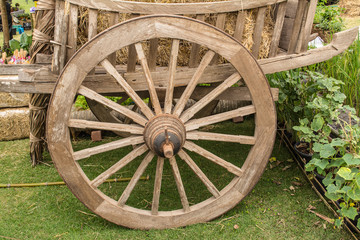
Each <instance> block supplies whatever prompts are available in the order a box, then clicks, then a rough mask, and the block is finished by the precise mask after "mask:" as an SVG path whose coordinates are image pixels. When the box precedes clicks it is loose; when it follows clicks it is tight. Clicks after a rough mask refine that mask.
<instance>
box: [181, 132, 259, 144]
mask: <svg viewBox="0 0 360 240" xmlns="http://www.w3.org/2000/svg"><path fill="white" fill-rule="evenodd" d="M186 139H189V140H208V141H219V142H235V143H240V144H248V145H254V144H255V141H256V139H255V137H253V136H244V135H230V134H221V133H212V132H200V131H190V132H187V133H186Z"/></svg>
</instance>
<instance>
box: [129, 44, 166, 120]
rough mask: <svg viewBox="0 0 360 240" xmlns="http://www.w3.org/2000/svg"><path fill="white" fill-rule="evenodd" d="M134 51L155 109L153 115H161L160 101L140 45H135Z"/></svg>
mask: <svg viewBox="0 0 360 240" xmlns="http://www.w3.org/2000/svg"><path fill="white" fill-rule="evenodd" d="M135 49H136V52H137V55H138V58H139V60H140V63H141V66H142V68H143V71H144V75H145V78H146V82H147V84H148V87H149V93H150V99H151V102H152V105H153V107H154V109H155V114H161V113H162V111H161V106H160V101H159V98H158V96H157V93H156V89H155V85H154V81H153V80H152V77H151V73H150V69H149V66H148V63H147V60H146V57H145V53H144V50H143V47H142V45H141V43H136V44H135Z"/></svg>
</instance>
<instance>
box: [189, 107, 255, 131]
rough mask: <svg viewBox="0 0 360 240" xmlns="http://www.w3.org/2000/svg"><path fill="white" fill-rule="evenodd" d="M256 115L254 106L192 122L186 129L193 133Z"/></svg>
mask: <svg viewBox="0 0 360 240" xmlns="http://www.w3.org/2000/svg"><path fill="white" fill-rule="evenodd" d="M254 113H255V107H254V106H253V105H250V106H246V107H241V108H238V109H235V110H232V111H228V112H224V113H219V114H215V115H211V116H208V117H204V118H199V119H194V120H190V121H188V122H187V123H186V124H185V128H186V131H192V130H196V129H199V128H201V127H203V126H207V125H210V124H214V123H219V122H223V121H226V120H229V119H232V118H235V117H238V116H247V115H250V114H254Z"/></svg>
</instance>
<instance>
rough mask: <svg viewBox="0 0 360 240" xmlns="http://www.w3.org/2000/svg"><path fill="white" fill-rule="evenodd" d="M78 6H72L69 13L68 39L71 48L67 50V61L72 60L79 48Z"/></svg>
mask: <svg viewBox="0 0 360 240" xmlns="http://www.w3.org/2000/svg"><path fill="white" fill-rule="evenodd" d="M77 31H78V6H76V5H74V4H70V13H69V32H68V37H67V38H68V39H67V45H69V46H70V47H71V48H68V49H67V53H66V59H67V61H69V60H70V58H71V57H72V55H74V54H75V52H76V47H77V43H76V40H77V36H78V33H77Z"/></svg>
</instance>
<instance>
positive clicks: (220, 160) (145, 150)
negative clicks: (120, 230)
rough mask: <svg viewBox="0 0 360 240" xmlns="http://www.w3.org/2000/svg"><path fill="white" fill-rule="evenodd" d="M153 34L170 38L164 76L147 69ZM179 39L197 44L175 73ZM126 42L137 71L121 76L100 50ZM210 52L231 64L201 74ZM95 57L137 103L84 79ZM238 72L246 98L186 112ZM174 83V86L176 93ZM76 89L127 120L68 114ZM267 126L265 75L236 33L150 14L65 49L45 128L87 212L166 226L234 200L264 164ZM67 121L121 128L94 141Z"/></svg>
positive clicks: (211, 214) (202, 216) (271, 126)
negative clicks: (81, 140)
mask: <svg viewBox="0 0 360 240" xmlns="http://www.w3.org/2000/svg"><path fill="white" fill-rule="evenodd" d="M154 38H161V39H168V40H169V41H171V42H172V45H171V51H170V56H169V64H168V70H167V71H166V74H167V75H166V76H167V77H166V78H162V79H165V80H159V79H160V78H158V75H157V74H156V73H153V72H151V71H150V70H149V66H148V62H147V57H146V51H144V44H146V42H147V41H149V40H150V39H154ZM185 42H190V43H196V44H199V45H200V46H201V47H202V49H205V53H204V54H203V56H202V58H201V60H200V62H199V64H198V67H196V68H194V69H189V71H192V72H191V76H190V77H189V78H185V80H184V78H183V77H181V76H182V74H183V73H184V71H185V70H183V69H182V70H181V69H180V67H179V66H178V64H177V60H178V53H179V47H181V45H182V44H183V43H185ZM129 46H135V49H136V54H137V56H138V59H139V63H140V65H141V69H139V70H137V72H138V73H139V74H141V75H142V76H143V78H142V79H143V80H141V79H140V78H139V79H138V80H137V81H132V80H131V79H128V78H127V77H126V76H127V75H126V73H125V74H122V73H121V74H120V73H119V72H118V71H117V69H116V68H115V67H114V66H113V65H112V64H111V63H110V62H109V61H108V60H107V57H108V56H109V55H111V54H113V53H114V52H116V51H117V50H119V49H121V48H126V47H129ZM218 56H221V57H223V58H224V59H226V60H227V61H228V62H229V63H231V65H232V67H233V68H234V73H233V74H229V76H227V77H225V78H224V79H217V78H211V79H212V80H209V79H210V78H206V77H204V76H209V71H211V69H212V66H213V65H212V61H213V59H214V58H217V57H218ZM99 65H100V66H102V67H103V68H104V69H105V71H106V72H107V74H108V75H109V76H112V80H113V81H116V82H117V84H118V88H119V92H122V93H124V92H125V93H126V94H127V95H128V96H129V97H130V98H131V99H132V100H133V101H134V103H135V104H136V106H137V108H138V109H139V110H140V113H139V112H137V111H133V110H132V109H131V108H127V107H124V106H121V105H119V104H116V103H114V102H112V101H110V100H109V99H107V98H105V97H104V96H103V95H102V94H101V93H99V92H97V91H95V90H94V89H95V88H92V87H91V84H90V85H89V84H87V83H86V81H84V80H85V78H86V76H87V74H88V73H89V72H91V70H92V69H93V68H95V67H97V66H99ZM210 75H211V74H210ZM214 79H215V80H214ZM241 79H242V80H241ZM240 80H241V81H242V82H243V83H245V85H246V87H247V88H248V89H249V92H250V94H251V98H252V101H251V103H249V104H248V105H246V106H243V107H240V108H237V109H235V110H230V111H227V112H223V113H217V114H214V115H210V116H207V117H202V118H197V119H195V118H194V116H195V115H196V113H198V112H199V111H200V110H201V109H203V108H204V107H206V105H207V104H209V103H210V102H211V101H212V100H214V99H215V98H216V97H217V96H219V95H220V94H223V93H224V92H225V91H226V90H227V89H229V88H230V87H232V86H233V85H234V84H236V83H237V82H239V81H240ZM209 81H212V82H209ZM213 82H217V85H216V87H214V88H213V89H212V90H211V91H210V92H209V93H208V94H206V95H205V96H204V97H202V98H201V99H200V100H198V101H197V102H196V103H195V104H194V105H192V106H191V107H189V108H186V103H187V102H188V100H189V99H190V98H191V96H192V94H194V93H195V91H196V89H197V87H199V84H205V83H213ZM181 86H182V87H183V89H184V90H183V91H182V93H181V94H180V95H178V94H175V90H176V89H177V88H178V87H181ZM159 89H162V90H163V91H165V95H164V97H159ZM140 91H146V92H147V93H148V95H149V96H150V100H149V104H148V103H146V102H145V101H144V100H143V98H142V97H140V95H139V92H140ZM79 94H80V95H83V96H85V97H86V98H88V99H92V100H93V101H95V102H97V103H100V104H102V105H104V106H106V107H107V108H109V109H112V110H114V111H117V112H119V113H121V114H122V115H124V116H125V117H126V118H129V119H131V120H132V121H131V123H111V122H92V121H87V120H76V119H71V118H70V112H71V108H72V104H73V99H74V98H75V96H77V95H79ZM177 96H178V97H177ZM237 116H248V117H247V119H248V120H246V121H245V122H244V123H241V124H237V125H235V124H233V123H231V122H230V121H227V120H229V119H233V118H235V117H237ZM247 122H250V123H247ZM216 123H221V124H225V125H226V126H228V125H230V126H231V131H230V132H222V130H223V129H225V128H223V127H222V125H221V124H220V125H218V124H217V125H214V124H216ZM239 126H240V127H239ZM241 126H245V127H241ZM275 126H276V116H275V108H274V102H273V99H272V96H271V92H270V88H269V86H268V83H267V80H266V78H265V76H264V74H263V72H262V71H261V69H260V67H259V65H258V64H257V62H256V60H255V59H254V58H253V57H252V55H251V54H250V53H249V52H248V51H247V50H246V49H245V48H244V47H243V46H242V45H241V44H240V43H238V42H237V41H236V40H234V39H233V38H231V37H230V36H228V35H226V34H225V33H224V32H222V31H220V30H218V29H216V28H214V27H212V26H210V25H207V24H206V23H203V22H199V21H196V20H193V19H190V18H185V17H178V16H167V15H160V16H154V15H153V16H146V17H141V18H136V19H133V20H130V21H127V22H124V23H121V24H118V25H116V26H114V27H112V28H110V29H108V30H106V31H104V32H102V33H100V34H99V35H97V36H96V37H95V38H93V39H92V40H91V41H90V42H88V43H87V44H86V45H84V46H83V47H82V48H81V49H80V50H79V51H78V52H77V53H76V54H75V55H74V57H73V58H72V59H71V60H70V62H69V63H68V64H67V66H66V67H65V69H64V71H63V72H62V74H61V75H60V77H59V79H58V82H57V85H56V88H55V90H54V93H53V96H52V99H51V103H50V108H49V115H48V123H47V127H48V129H47V138H48V145H49V150H50V153H51V156H52V159H53V161H54V163H55V165H56V167H57V169H58V171H59V173H60V175H61V176H62V177H63V179H64V180H65V182H66V183H67V185H68V187H69V188H70V190H71V191H72V192H73V194H74V195H75V196H76V197H77V198H78V199H79V200H80V201H81V202H83V203H84V204H85V205H86V206H87V207H88V208H89V209H91V210H92V211H93V212H94V213H96V214H98V215H100V216H101V217H103V218H105V219H107V220H109V221H111V222H114V223H116V224H119V225H122V226H126V227H130V228H140V229H150V228H170V227H178V226H185V225H189V224H194V223H198V222H204V221H209V220H211V219H213V218H215V217H217V216H219V215H221V214H223V213H224V212H226V211H228V210H230V209H231V208H233V207H234V206H236V204H237V203H238V202H239V201H241V200H242V199H243V198H244V197H245V196H246V195H247V194H248V193H249V192H250V191H251V189H252V188H253V187H254V185H255V184H256V182H257V181H258V179H259V178H260V176H261V174H262V172H263V171H264V168H265V166H266V163H267V160H268V158H269V155H270V154H271V151H272V147H273V143H274V138H275V130H276V127H275ZM69 127H75V128H93V129H102V130H110V131H119V132H124V133H129V136H128V137H123V138H122V137H117V138H110V140H107V142H106V143H101V144H100V145H97V146H93V145H91V146H88V145H81V144H74V143H73V142H72V140H71V138H70V133H69ZM209 142H211V144H208V143H209ZM205 143H207V144H205ZM209 146H210V147H209ZM94 156H96V158H94ZM98 156H101V157H102V158H99V157H98ZM234 156H235V158H234ZM99 159H101V160H99ZM144 174H149V175H150V180H149V181H148V182H140V181H139V179H140V177H141V176H142V175H144ZM129 175H130V176H132V178H131V181H130V182H129V183H116V184H109V183H107V182H106V180H107V179H109V178H110V177H112V178H114V177H120V176H129ZM224 182H225V183H224ZM194 183H196V184H194ZM174 193H176V194H174Z"/></svg>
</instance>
